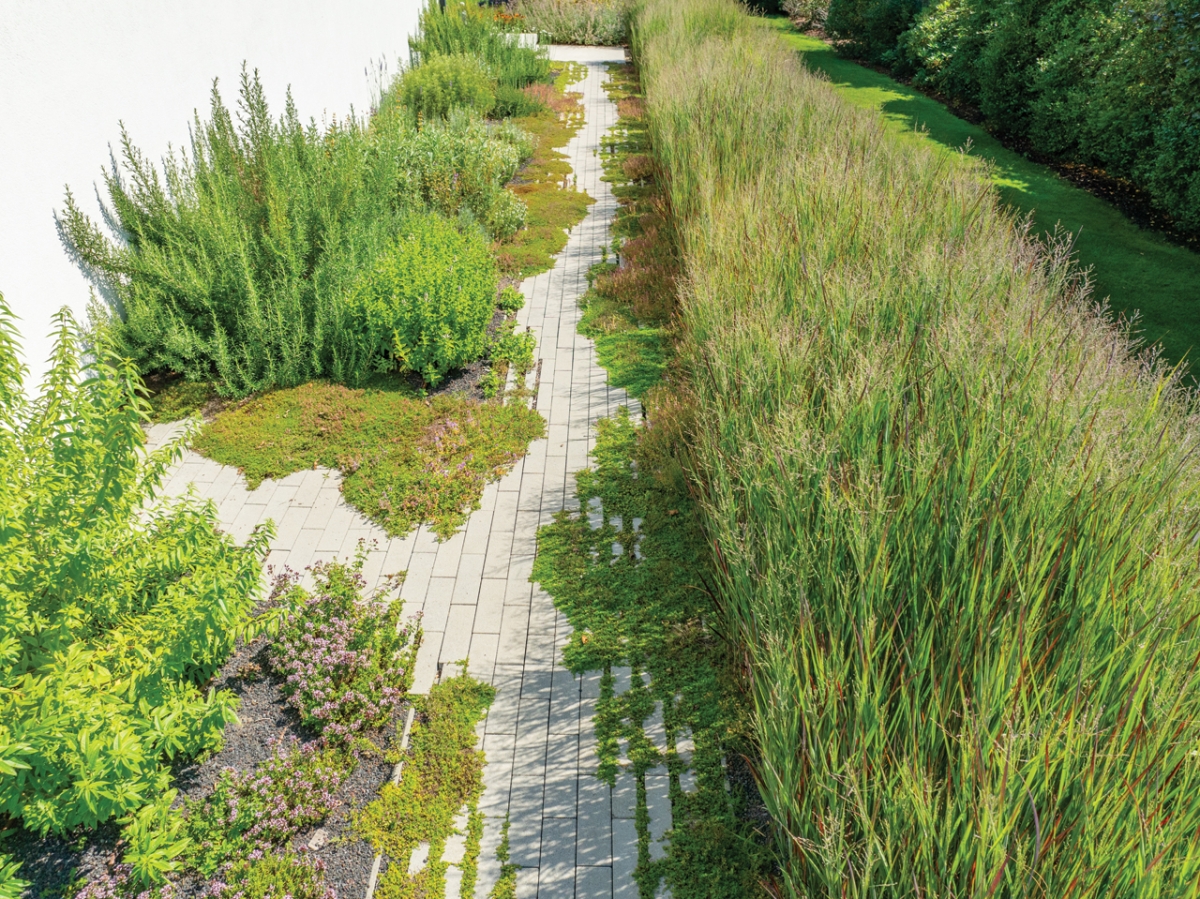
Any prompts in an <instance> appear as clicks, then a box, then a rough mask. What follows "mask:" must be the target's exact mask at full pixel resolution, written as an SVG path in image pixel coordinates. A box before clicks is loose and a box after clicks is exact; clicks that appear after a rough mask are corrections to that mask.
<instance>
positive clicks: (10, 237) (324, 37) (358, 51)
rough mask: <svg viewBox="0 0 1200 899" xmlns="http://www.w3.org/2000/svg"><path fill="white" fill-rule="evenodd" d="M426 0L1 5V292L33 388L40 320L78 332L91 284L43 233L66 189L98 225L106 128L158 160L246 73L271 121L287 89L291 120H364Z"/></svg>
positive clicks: (231, 99) (52, 234)
mask: <svg viewBox="0 0 1200 899" xmlns="http://www.w3.org/2000/svg"><path fill="white" fill-rule="evenodd" d="M421 3H422V0H172V2H169V3H168V2H163V0H0V293H3V294H4V298H5V299H6V300H7V302H8V304H9V306H11V307H12V309H13V311H14V312H15V313H16V314H17V315H18V316H19V320H18V321H17V323H16V324H17V328H18V330H19V331H20V334H21V343H22V347H23V351H24V361H25V363H26V365H27V366H28V367H29V369H30V372H31V375H30V377H29V378H28V379H27V382H26V388H27V389H31V388H32V387H33V386H34V384H35V383H36V382H37V380H39V379H40V377H41V375H42V373H43V372H44V370H45V360H46V358H47V356H48V355H49V352H50V340H49V338H48V334H49V330H50V316H51V315H52V314H53V312H54V311H55V310H57V309H58V308H59V307H61V306H64V305H66V306H70V307H71V308H72V309H73V310H74V311H75V313H76V315H77V317H78V318H79V319H80V320H82V319H83V317H84V310H85V308H86V305H87V301H88V284H87V282H86V281H85V280H84V278H83V276H82V275H81V274H80V272H79V270H78V269H77V268H75V266H74V265H73V264H72V263H71V262H70V261H69V260H68V259H67V256H66V254H65V253H64V252H63V249H62V245H61V244H60V243H59V239H58V233H57V231H56V230H55V226H54V211H55V210H56V209H57V210H61V209H62V205H63V196H64V189H65V186H66V185H70V187H71V189H72V191H73V192H74V194H75V197H76V200H77V201H78V202H79V203H80V205H81V206H82V207H83V209H84V211H85V212H87V213H88V214H89V215H91V216H92V217H93V218H95V217H96V216H97V215H98V213H99V206H98V202H97V200H96V186H97V185H100V186H101V187H103V181H102V179H101V172H102V170H103V169H104V167H105V166H106V165H107V162H108V159H109V145H110V144H111V145H113V146H116V145H117V141H118V138H119V136H120V131H119V125H118V123H119V122H121V121H123V122H124V123H125V125H126V127H127V128H128V129H129V133H130V137H131V138H132V140H133V143H134V145H135V146H137V147H138V148H140V149H141V150H142V151H143V152H144V153H145V154H146V155H147V156H148V157H149V158H151V159H154V160H158V159H159V158H161V157H162V155H163V154H164V153H165V151H166V150H167V147H168V145H174V146H176V147H182V146H186V144H187V140H188V125H189V124H190V123H191V120H192V113H193V111H194V110H199V112H200V113H201V116H202V118H207V112H208V105H209V92H210V90H211V87H212V80H213V78H214V77H215V78H219V79H220V87H221V94H222V97H223V99H224V100H225V102H226V105H227V106H230V107H233V105H234V103H235V102H236V100H237V86H238V77H239V75H240V72H241V66H242V62H243V61H245V62H246V63H247V64H248V65H249V66H250V68H257V69H258V70H259V74H260V76H261V78H262V81H263V85H264V88H265V89H266V92H267V97H268V99H269V100H270V102H271V108H272V111H273V112H282V108H283V99H284V96H285V94H286V91H287V88H288V87H289V85H290V87H291V89H292V95H293V97H294V98H295V101H296V105H297V108H298V110H299V112H300V116H301V118H302V119H303V120H305V121H307V120H308V119H310V118H316V119H317V120H318V121H322V120H328V119H329V118H331V117H333V116H338V117H342V116H344V115H346V114H347V113H348V112H349V111H350V108H351V106H353V107H354V108H355V109H356V110H358V111H361V112H366V111H367V109H368V108H369V106H370V103H371V97H372V92H373V86H374V85H375V84H376V83H377V81H378V77H377V76H376V75H375V74H374V72H372V74H371V75H368V72H367V70H368V69H372V70H373V69H374V68H377V67H378V65H379V63H380V62H381V61H382V62H386V65H387V71H388V72H390V73H395V72H396V70H397V63H398V61H399V60H400V59H401V58H402V57H403V58H404V59H407V55H408V44H407V38H408V35H409V34H410V33H411V32H412V31H413V30H414V29H415V28H416V22H417V16H418V13H419V10H420V6H421Z"/></svg>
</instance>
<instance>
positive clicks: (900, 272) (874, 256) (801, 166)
mask: <svg viewBox="0 0 1200 899" xmlns="http://www.w3.org/2000/svg"><path fill="white" fill-rule="evenodd" d="M633 43H634V46H635V48H636V51H637V55H638V59H639V63H640V66H641V73H642V78H643V83H644V85H645V88H646V96H647V103H648V105H647V109H648V115H649V118H650V126H651V134H652V138H653V147H654V152H655V155H656V157H657V159H658V161H659V163H660V165H661V166H662V168H663V170H664V172H665V173H666V175H667V183H668V184H669V186H670V196H671V205H672V210H673V211H674V214H675V217H676V222H677V225H678V233H679V244H680V248H681V251H682V258H683V261H684V265H685V269H686V280H685V281H684V283H685V285H686V286H685V287H684V289H683V291H682V293H681V296H682V305H681V318H682V325H683V333H684V344H683V347H682V351H681V352H682V355H683V358H684V359H685V361H686V365H687V370H688V372H689V376H690V377H689V384H688V388H689V391H690V395H691V397H692V398H693V400H694V414H695V416H696V419H695V423H694V426H693V427H692V428H690V430H689V435H690V443H691V452H692V459H693V462H694V466H695V468H694V471H695V473H696V476H697V479H698V482H699V483H698V486H699V488H700V495H701V496H702V499H703V502H702V506H701V508H702V511H703V516H704V523H705V529H706V532H707V538H708V540H709V541H711V542H710V544H709V545H711V546H712V547H713V552H714V566H715V572H716V575H717V589H718V602H719V607H720V609H721V612H722V621H723V625H724V628H725V632H726V636H727V638H728V639H730V640H731V641H734V642H736V643H737V644H739V645H740V646H741V647H742V652H743V653H744V659H745V671H746V672H747V674H748V677H749V684H750V689H751V696H752V698H753V715H754V725H753V726H754V734H755V738H756V743H757V747H758V757H757V775H758V779H759V782H760V784H761V785H762V791H763V798H764V800H765V802H766V804H767V807H768V809H769V811H770V813H771V816H772V818H773V819H774V822H775V825H776V828H777V836H778V843H777V845H778V849H779V854H780V858H781V860H782V867H781V871H780V881H781V882H780V884H779V889H780V891H781V892H782V893H783V894H784V895H789V896H797V897H799V896H813V895H839V896H860V897H867V896H875V895H879V894H880V893H881V892H886V893H887V894H888V895H903V896H913V897H917V896H934V895H937V896H947V895H958V896H965V895H980V896H988V895H990V896H1047V897H1085V896H1086V897H1092V896H1095V897H1100V896H1112V895H1136V896H1141V897H1160V896H1161V897H1169V896H1178V895H1180V893H1181V891H1183V892H1188V891H1193V890H1194V888H1195V885H1196V883H1197V882H1198V878H1200V853H1198V852H1197V850H1196V844H1195V838H1194V835H1195V833H1196V832H1197V829H1198V828H1200V760H1198V757H1197V756H1196V755H1195V751H1196V746H1197V745H1200V744H1198V741H1200V691H1197V689H1196V683H1195V666H1194V655H1195V649H1194V646H1195V642H1196V639H1197V637H1198V636H1200V635H1198V634H1197V627H1198V623H1197V617H1196V612H1197V586H1198V584H1200V570H1198V560H1197V557H1196V554H1195V551H1194V540H1195V536H1196V534H1197V533H1198V529H1200V520H1198V519H1197V516H1196V509H1197V500H1198V499H1200V491H1198V489H1197V488H1198V487H1200V470H1198V469H1197V464H1196V461H1195V457H1194V444H1195V436H1194V433H1193V431H1194V424H1193V423H1194V421H1195V414H1196V407H1195V401H1194V398H1193V397H1192V396H1191V395H1190V394H1188V393H1186V392H1184V391H1183V390H1182V389H1181V388H1180V387H1179V385H1178V383H1177V381H1176V380H1175V376H1174V375H1173V373H1172V372H1171V371H1169V370H1164V369H1162V368H1161V367H1159V366H1157V365H1155V364H1154V363H1153V360H1152V359H1147V358H1146V357H1135V356H1133V355H1132V354H1131V350H1130V346H1129V343H1128V342H1127V340H1126V338H1125V337H1124V336H1123V335H1122V334H1121V333H1119V332H1117V331H1115V330H1114V329H1113V327H1112V325H1111V323H1110V322H1109V321H1107V320H1106V319H1105V318H1104V317H1103V316H1101V315H1099V314H1097V311H1096V310H1095V308H1094V307H1093V306H1092V305H1091V302H1090V299H1089V296H1088V294H1087V291H1086V288H1085V285H1084V283H1083V280H1082V279H1081V278H1080V276H1079V274H1078V272H1077V271H1076V270H1075V269H1073V268H1072V267H1071V265H1070V263H1069V259H1068V257H1067V255H1066V253H1065V252H1063V251H1061V249H1060V250H1055V249H1054V248H1051V249H1050V250H1049V251H1047V250H1046V249H1045V248H1044V247H1043V246H1042V245H1041V244H1039V243H1038V242H1036V241H1035V240H1033V239H1031V238H1030V237H1029V235H1028V233H1027V231H1026V230H1025V229H1024V228H1022V226H1020V225H1019V224H1018V223H1016V222H1015V221H1014V220H1013V218H1012V217H1011V214H1010V213H1008V212H1007V211H1006V210H1005V209H1004V208H1003V207H1002V206H1001V204H1000V203H999V202H998V199H997V197H996V196H995V194H994V193H993V192H992V190H991V187H990V185H989V184H988V182H987V179H986V177H985V174H984V173H983V172H982V171H981V170H980V168H979V167H978V166H977V165H976V164H974V163H972V161H971V160H970V159H968V158H966V157H955V158H949V157H947V156H945V155H941V154H937V153H934V152H931V150H930V149H929V148H928V147H924V146H920V145H915V144H913V143H911V142H907V141H903V140H900V139H897V138H895V137H894V136H892V135H890V134H889V133H888V132H887V131H886V130H885V129H884V127H883V126H882V124H881V123H880V122H879V120H878V118H877V117H876V116H873V115H869V114H866V113H863V112H861V111H858V110H855V109H853V108H852V107H850V106H849V105H848V104H847V103H845V102H844V101H843V100H842V99H840V98H839V97H838V95H837V94H836V92H835V91H834V90H833V89H832V88H831V87H830V86H829V85H828V84H827V83H825V82H824V81H822V80H821V79H818V78H815V77H813V76H812V75H811V74H810V73H809V72H807V71H806V70H805V69H804V68H803V67H802V66H801V65H800V64H799V62H798V61H797V60H796V59H795V57H794V54H792V53H791V51H789V50H788V49H787V48H786V47H785V46H784V45H783V44H782V43H781V42H780V41H779V40H778V38H777V37H776V36H775V35H773V34H772V33H771V32H770V31H768V30H766V29H764V28H762V27H760V26H759V25H757V24H755V23H753V22H752V20H751V19H750V18H749V17H748V16H747V15H746V14H745V13H744V12H742V11H741V10H740V9H738V8H737V7H736V6H735V5H734V4H732V3H727V2H723V0H687V2H683V3H677V2H667V0H648V2H647V3H646V4H645V5H644V6H643V7H642V11H641V13H640V15H639V16H638V18H637V19H636V20H635V24H634V32H633ZM730 109H736V110H738V113H739V114H738V115H737V116H731V115H730V114H729V110H730Z"/></svg>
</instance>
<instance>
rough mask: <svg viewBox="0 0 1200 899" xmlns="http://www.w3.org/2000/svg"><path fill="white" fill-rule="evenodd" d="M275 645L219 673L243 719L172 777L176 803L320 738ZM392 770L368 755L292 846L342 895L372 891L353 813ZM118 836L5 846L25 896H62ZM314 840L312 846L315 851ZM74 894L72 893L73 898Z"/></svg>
mask: <svg viewBox="0 0 1200 899" xmlns="http://www.w3.org/2000/svg"><path fill="white" fill-rule="evenodd" d="M268 644H269V640H268V638H267V637H265V636H262V637H259V638H258V639H256V640H254V641H252V642H251V643H249V644H247V645H244V646H242V647H240V648H239V649H238V651H237V652H236V653H234V655H233V657H232V658H230V660H229V661H228V662H226V663H225V665H224V666H223V667H222V668H221V670H220V671H219V672H218V673H217V675H216V677H214V678H213V680H212V683H211V686H212V687H213V688H215V689H218V690H220V689H228V690H230V691H231V692H233V693H234V694H235V695H236V696H238V697H239V698H240V700H241V705H240V706H239V708H238V713H237V714H238V719H239V722H240V723H238V724H231V725H229V726H228V727H227V728H226V729H225V743H224V746H222V748H221V751H220V752H218V753H216V754H214V755H212V756H210V757H209V758H207V759H203V760H201V761H195V760H188V761H185V762H183V763H180V764H177V765H176V766H175V768H174V770H173V772H172V777H173V785H174V786H175V787H176V788H177V789H178V790H179V799H178V800H177V801H176V805H177V806H178V805H181V804H182V803H183V801H184V800H185V799H186V800H196V799H201V798H203V797H204V796H206V795H207V794H208V793H209V792H210V791H211V790H212V788H213V785H214V784H215V783H216V781H217V778H218V777H219V776H220V773H221V771H223V770H224V769H226V768H233V769H235V770H237V771H248V770H251V769H253V768H254V767H255V766H257V765H258V764H259V763H261V762H263V761H266V760H267V759H268V758H270V757H271V756H272V755H273V754H274V749H275V745H276V744H277V743H278V742H279V741H280V740H282V739H286V738H289V737H295V738H296V739H298V740H301V741H304V742H307V741H309V740H312V739H314V737H315V734H313V732H312V731H311V730H309V729H308V728H306V727H304V726H303V725H301V723H300V716H299V715H298V714H297V712H296V711H295V709H293V708H292V707H291V706H289V705H288V704H287V701H286V700H285V699H284V697H283V692H282V690H281V689H280V687H281V685H282V683H283V681H282V679H280V678H278V677H276V676H274V675H273V674H271V673H270V666H269V661H268V658H267V648H268ZM406 713H407V707H406V706H402V707H401V708H400V709H399V712H398V715H399V716H403V715H405V714H406ZM394 733H395V725H394V724H393V725H392V726H390V727H388V728H387V729H385V730H382V731H376V732H374V733H369V734H366V736H367V737H369V738H370V739H371V740H372V741H373V742H374V743H375V744H376V745H377V746H381V747H386V746H387V745H388V744H389V743H390V741H391V738H392V736H393V735H394ZM391 773H392V766H391V765H390V764H388V763H387V762H386V761H385V760H384V758H383V754H382V752H381V753H379V754H378V755H372V756H366V755H364V756H362V757H361V758H360V760H359V763H358V767H357V768H356V769H355V770H354V773H353V774H351V775H350V776H349V777H347V778H346V779H345V780H344V781H342V783H341V786H339V788H338V790H337V792H336V793H335V794H334V798H335V800H336V802H337V806H336V807H335V808H334V810H333V811H332V812H331V813H330V815H329V817H328V818H327V819H326V820H325V822H324V823H323V824H322V825H321V826H320V827H316V828H310V829H308V830H306V831H304V832H302V833H301V834H299V835H298V836H297V838H296V840H295V842H294V844H293V848H295V849H298V850H300V849H304V850H306V851H307V852H308V854H309V855H310V857H313V858H317V859H320V860H321V861H323V862H324V863H325V869H326V870H325V877H326V882H327V883H328V885H329V886H330V887H332V888H333V889H334V890H336V891H337V895H338V897H339V899H359V897H361V896H362V895H364V894H365V892H366V888H367V878H368V877H369V876H370V872H371V865H372V863H373V862H374V858H375V857H374V853H373V851H372V849H371V847H370V845H369V844H368V843H367V842H366V841H364V840H360V839H356V838H351V837H350V835H349V823H350V818H351V816H352V815H353V813H354V811H355V810H356V809H359V808H361V807H362V806H364V805H366V804H367V803H368V802H370V801H371V800H372V799H374V798H375V796H376V795H377V794H378V792H379V789H380V787H382V786H383V784H384V783H386V782H387V780H388V778H389V777H391ZM318 832H319V833H318ZM119 838H120V828H119V827H118V826H117V825H116V824H115V823H113V822H111V821H110V822H107V823H105V824H103V825H101V826H100V827H99V828H97V829H96V830H94V831H91V832H85V833H81V834H80V835H79V836H77V837H75V838H73V839H64V838H61V837H44V838H39V837H37V836H36V835H34V834H32V833H28V832H26V831H22V830H18V831H17V832H16V833H15V834H13V835H12V836H11V837H9V838H8V840H6V842H5V844H4V849H5V852H7V853H8V854H10V855H11V856H12V857H13V859H14V860H15V861H19V862H21V869H20V871H19V872H18V873H19V876H20V877H21V878H23V879H25V880H28V881H30V883H31V887H30V889H28V890H26V891H25V893H23V894H22V895H23V897H29V899H43V897H45V899H49V897H54V899H58V897H60V896H63V895H64V893H63V891H64V890H65V889H66V888H67V887H68V886H69V885H71V884H72V883H77V882H82V881H93V880H97V879H99V878H100V876H101V875H102V874H103V873H104V872H105V870H106V869H109V868H110V867H111V866H112V865H114V864H115V863H117V862H118V861H119V860H120V859H119V857H118V848H119V847H118V841H119ZM310 844H311V846H312V847H313V848H309V847H310ZM176 886H177V893H176V895H177V896H179V897H180V899H187V897H195V896H198V895H199V893H200V890H201V888H202V886H203V884H202V883H200V882H198V881H197V880H196V879H195V878H194V877H184V878H182V879H181V880H180V881H179V882H178V883H177V884H176ZM72 895H73V894H70V893H68V894H67V899H70V897H71V896H72Z"/></svg>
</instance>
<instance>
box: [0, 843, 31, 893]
mask: <svg viewBox="0 0 1200 899" xmlns="http://www.w3.org/2000/svg"><path fill="white" fill-rule="evenodd" d="M20 868H21V863H20V862H14V861H11V860H9V858H8V856H6V855H4V853H2V852H0V899H21V897H22V896H23V895H24V894H25V890H26V889H27V888H28V887H29V882H28V881H26V880H21V878H19V877H17V872H18V871H19V870H20Z"/></svg>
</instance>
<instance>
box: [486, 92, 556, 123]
mask: <svg viewBox="0 0 1200 899" xmlns="http://www.w3.org/2000/svg"><path fill="white" fill-rule="evenodd" d="M545 108H546V107H545V105H544V104H543V103H542V102H541V101H540V100H538V99H537V97H535V96H533V95H531V94H529V93H526V92H525V91H523V90H521V89H520V88H518V87H513V86H511V85H508V84H501V85H499V86H498V87H497V88H496V100H495V102H494V103H493V104H492V115H494V116H496V117H497V118H508V117H511V116H527V115H534V114H536V113H539V112H541V111H542V110H543V109H545Z"/></svg>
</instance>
